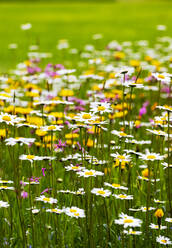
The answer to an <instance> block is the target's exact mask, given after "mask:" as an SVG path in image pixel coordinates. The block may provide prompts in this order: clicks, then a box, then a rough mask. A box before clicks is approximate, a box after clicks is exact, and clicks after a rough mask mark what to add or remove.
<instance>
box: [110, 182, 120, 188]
mask: <svg viewBox="0 0 172 248" xmlns="http://www.w3.org/2000/svg"><path fill="white" fill-rule="evenodd" d="M112 186H113V187H120V184H116V183H112Z"/></svg>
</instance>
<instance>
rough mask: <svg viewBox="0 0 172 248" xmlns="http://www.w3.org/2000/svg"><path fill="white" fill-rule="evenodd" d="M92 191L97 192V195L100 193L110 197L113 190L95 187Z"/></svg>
mask: <svg viewBox="0 0 172 248" xmlns="http://www.w3.org/2000/svg"><path fill="white" fill-rule="evenodd" d="M91 193H92V194H95V195H100V196H103V197H108V196H110V195H111V192H110V191H109V190H107V189H103V188H93V189H92V190H91Z"/></svg>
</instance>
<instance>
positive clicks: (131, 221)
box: [124, 219, 133, 223]
mask: <svg viewBox="0 0 172 248" xmlns="http://www.w3.org/2000/svg"><path fill="white" fill-rule="evenodd" d="M124 223H133V220H131V219H125V220H124Z"/></svg>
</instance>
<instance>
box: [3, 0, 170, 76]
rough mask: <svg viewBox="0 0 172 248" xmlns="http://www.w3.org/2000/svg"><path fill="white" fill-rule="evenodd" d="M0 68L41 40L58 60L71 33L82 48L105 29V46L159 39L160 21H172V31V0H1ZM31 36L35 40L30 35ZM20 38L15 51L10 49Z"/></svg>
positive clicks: (72, 40)
mask: <svg viewBox="0 0 172 248" xmlns="http://www.w3.org/2000/svg"><path fill="white" fill-rule="evenodd" d="M0 11H1V15H0V47H1V50H0V71H1V72H6V71H7V69H9V68H12V67H14V66H15V64H16V61H17V62H19V61H20V60H23V59H24V58H25V57H26V52H27V51H28V46H29V45H30V44H38V43H39V47H40V50H41V51H44V52H47V51H48V52H52V53H53V60H54V61H56V62H58V61H57V60H58V56H57V50H56V44H57V42H58V40H59V39H68V40H69V42H70V44H71V46H72V47H74V48H75V47H76V48H79V49H82V48H83V46H84V45H85V44H87V43H90V42H91V40H92V35H93V34H95V33H102V34H103V35H104V37H103V42H102V44H101V45H102V48H103V46H104V45H105V44H106V43H107V42H109V41H110V40H118V41H127V40H129V41H130V40H132V41H134V40H145V39H146V40H149V41H150V42H152V43H153V42H154V41H155V37H156V25H158V24H164V25H168V34H169V35H171V34H172V31H171V30H172V2H171V1H166V0H165V1H159V0H158V1H143V0H141V1H136V2H133V1H130V0H129V1H125V2H121V1H116V2H114V3H113V2H111V1H100V3H99V1H85V0H84V1H67V0H64V1H57V2H55V1H50V2H46V1H38V2H37V1H18V2H16V1H0ZM28 22H30V23H32V25H33V27H32V30H31V35H30V36H29V37H28V35H27V36H26V34H25V33H24V32H22V31H21V29H20V25H21V24H22V23H28ZM28 39H29V40H28ZM10 43H17V44H18V49H17V50H16V52H15V54H14V56H12V55H11V52H10V51H9V49H8V45H9V44H10Z"/></svg>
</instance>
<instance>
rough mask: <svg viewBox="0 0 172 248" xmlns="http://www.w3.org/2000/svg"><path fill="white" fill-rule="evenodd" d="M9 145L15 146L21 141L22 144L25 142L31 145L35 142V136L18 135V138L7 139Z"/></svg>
mask: <svg viewBox="0 0 172 248" xmlns="http://www.w3.org/2000/svg"><path fill="white" fill-rule="evenodd" d="M5 142H6V145H7V146H14V145H16V144H17V143H19V144H20V145H21V146H22V145H23V144H25V145H30V144H33V143H34V142H35V138H23V137H16V138H8V139H6V140H5Z"/></svg>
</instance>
